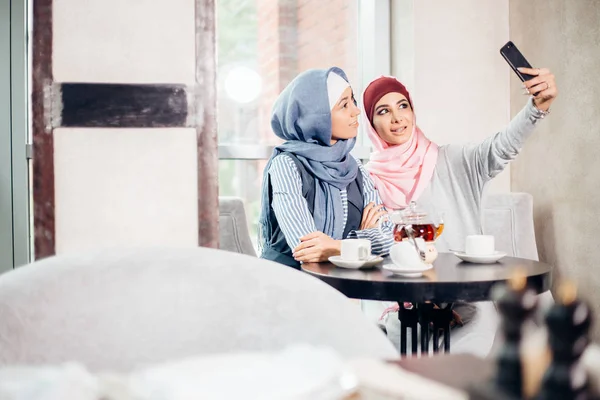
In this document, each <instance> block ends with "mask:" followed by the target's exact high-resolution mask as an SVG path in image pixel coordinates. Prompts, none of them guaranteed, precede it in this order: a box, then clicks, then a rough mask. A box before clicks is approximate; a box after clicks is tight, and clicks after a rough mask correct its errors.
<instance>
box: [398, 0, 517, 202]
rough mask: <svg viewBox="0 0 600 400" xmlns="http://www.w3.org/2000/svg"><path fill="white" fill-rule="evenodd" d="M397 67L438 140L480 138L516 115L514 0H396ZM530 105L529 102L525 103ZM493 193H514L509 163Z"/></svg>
mask: <svg viewBox="0 0 600 400" xmlns="http://www.w3.org/2000/svg"><path fill="white" fill-rule="evenodd" d="M391 2H392V73H393V74H394V75H395V76H397V77H398V78H399V79H400V81H402V82H404V83H405V84H406V85H407V88H408V90H409V91H410V93H411V97H412V99H413V103H414V107H415V113H416V115H417V122H418V124H419V127H420V128H421V129H422V130H423V132H424V133H425V134H426V135H427V136H428V137H429V138H430V139H432V140H433V141H435V142H436V143H438V144H445V143H468V142H478V141H481V140H483V139H485V138H486V137H487V136H489V135H491V134H493V133H495V132H497V131H498V130H500V129H502V128H503V127H504V126H505V125H506V124H507V123H508V122H509V121H510V92H509V77H510V73H512V71H510V69H509V67H508V66H507V64H506V62H505V61H504V60H503V59H502V57H501V56H500V53H499V50H500V47H502V45H504V43H506V42H507V41H508V38H509V25H508V0H494V1H481V0H455V1H442V0H391ZM523 103H524V101H523ZM488 190H489V191H490V192H508V191H510V172H509V170H508V169H507V170H506V171H504V172H503V173H502V174H501V175H499V176H498V177H497V178H496V179H494V180H493V181H492V183H491V184H490V186H489V189H488Z"/></svg>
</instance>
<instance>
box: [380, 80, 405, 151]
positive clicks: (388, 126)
mask: <svg viewBox="0 0 600 400" xmlns="http://www.w3.org/2000/svg"><path fill="white" fill-rule="evenodd" d="M413 120H414V114H413V110H412V108H411V107H410V104H409V103H408V100H406V97H404V95H403V94H400V93H398V92H390V93H388V94H386V95H385V96H383V97H382V98H381V100H379V101H378V102H377V104H375V111H374V112H373V128H375V131H376V132H377V134H378V135H379V137H380V138H382V139H383V140H385V141H386V142H387V143H388V144H389V145H397V144H403V143H406V142H407V141H408V139H410V135H411V134H412V131H413Z"/></svg>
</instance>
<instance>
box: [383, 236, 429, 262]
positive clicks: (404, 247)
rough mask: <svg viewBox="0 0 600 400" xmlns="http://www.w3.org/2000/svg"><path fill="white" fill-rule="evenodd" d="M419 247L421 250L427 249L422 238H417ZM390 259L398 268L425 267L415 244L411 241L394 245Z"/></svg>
mask: <svg viewBox="0 0 600 400" xmlns="http://www.w3.org/2000/svg"><path fill="white" fill-rule="evenodd" d="M415 241H416V242H417V246H419V248H421V249H424V248H425V241H424V240H423V239H422V238H416V239H415ZM390 258H391V259H392V261H393V262H394V264H396V265H397V266H398V267H404V268H420V267H423V260H422V259H421V256H419V253H417V249H415V245H414V243H412V241H409V240H404V241H402V242H398V243H394V244H393V245H392V247H391V248H390Z"/></svg>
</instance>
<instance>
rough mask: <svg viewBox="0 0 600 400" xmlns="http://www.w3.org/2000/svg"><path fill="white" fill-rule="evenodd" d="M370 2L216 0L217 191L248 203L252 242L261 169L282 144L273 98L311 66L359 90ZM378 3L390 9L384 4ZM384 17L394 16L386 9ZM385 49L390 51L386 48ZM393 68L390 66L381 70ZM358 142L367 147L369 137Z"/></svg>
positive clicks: (363, 152)
mask: <svg viewBox="0 0 600 400" xmlns="http://www.w3.org/2000/svg"><path fill="white" fill-rule="evenodd" d="M363 3H364V6H363ZM370 3H374V2H373V1H372V0H365V1H359V0H356V1H351V0H350V1H349V0H332V1H329V2H323V1H320V0H294V1H291V0H217V2H216V6H217V54H218V58H217V59H218V65H217V103H218V135H219V158H220V164H219V189H220V195H221V196H237V197H241V198H243V199H244V200H245V205H246V213H247V216H248V225H249V227H250V236H251V238H252V240H253V241H254V242H255V243H256V239H257V236H258V232H257V223H258V216H259V210H260V194H261V184H262V174H263V169H264V166H265V163H266V159H268V158H269V156H270V154H271V152H272V147H273V146H274V145H277V144H278V143H279V140H278V138H277V137H276V136H275V135H274V134H273V133H272V131H271V128H270V117H271V107H272V105H273V102H274V101H275V99H276V98H277V96H278V95H279V93H280V92H281V90H283V88H284V87H285V86H286V85H287V84H288V83H289V82H290V81H291V80H292V79H293V78H294V77H295V76H296V75H297V74H298V73H300V72H302V71H304V70H306V69H309V68H328V67H330V66H338V67H340V68H342V69H343V70H344V71H345V72H346V73H347V75H348V78H349V79H350V82H351V83H352V84H353V87H354V89H355V91H356V92H358V93H359V92H360V90H361V88H362V81H363V76H362V74H363V69H364V64H362V63H361V62H360V60H359V58H360V54H361V51H360V50H361V46H364V45H365V44H364V43H365V41H364V39H361V41H360V42H359V40H358V38H359V34H358V32H359V29H358V28H359V22H360V25H361V26H363V27H364V28H365V29H367V27H365V26H364V22H365V18H364V16H366V17H367V20H369V21H371V24H372V28H374V26H375V19H374V18H375V16H376V13H375V12H374V11H373V10H375V9H376V8H378V7H377V6H373V5H371V4H370ZM381 3H385V4H387V6H388V7H389V4H388V2H387V1H383V0H381ZM365 7H367V8H368V9H365ZM379 8H380V7H379ZM361 13H364V16H361V15H360V14H361ZM359 16H361V18H359ZM384 20H389V13H388V14H387V15H385V17H384ZM380 25H381V24H380ZM384 25H385V24H384ZM371 30H373V31H374V30H375V29H371ZM387 35H388V37H387V38H386V42H387V43H389V33H388V34H387ZM386 46H387V45H386ZM381 51H382V52H383V53H389V46H388V47H385V46H384V47H383V48H382V49H381ZM388 70H389V65H387V66H385V67H384V69H383V70H382V72H380V73H388V72H387V71H388ZM358 93H357V94H358ZM358 143H359V144H361V145H362V144H363V143H364V139H360V138H359V141H358ZM355 150H356V151H355V154H358V155H359V157H362V158H364V156H365V155H368V148H366V149H365V148H364V146H357V148H356V149H355Z"/></svg>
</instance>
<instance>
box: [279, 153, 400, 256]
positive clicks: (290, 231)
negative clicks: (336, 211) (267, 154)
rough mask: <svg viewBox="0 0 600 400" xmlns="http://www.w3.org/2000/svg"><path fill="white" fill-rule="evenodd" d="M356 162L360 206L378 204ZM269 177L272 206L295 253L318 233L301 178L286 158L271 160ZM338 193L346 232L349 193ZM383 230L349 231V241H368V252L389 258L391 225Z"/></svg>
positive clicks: (373, 190)
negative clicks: (304, 239)
mask: <svg viewBox="0 0 600 400" xmlns="http://www.w3.org/2000/svg"><path fill="white" fill-rule="evenodd" d="M356 162H357V163H358V167H359V170H360V173H361V174H362V176H363V198H364V204H363V205H364V206H366V205H367V204H369V203H371V202H373V203H375V204H381V198H380V197H379V193H378V192H377V190H376V189H375V186H374V185H373V181H372V180H371V178H370V177H369V173H368V172H367V170H366V169H365V168H364V167H363V165H362V164H361V162H360V161H358V160H356ZM269 175H270V176H271V186H272V188H273V200H272V203H271V206H272V207H273V211H274V212H275V216H276V217H277V222H278V223H279V227H280V228H281V231H282V232H283V235H284V236H285V240H286V242H287V244H288V246H290V249H292V250H294V249H295V248H296V247H297V246H298V245H299V244H300V238H301V237H303V236H305V235H308V234H309V233H312V232H315V231H317V228H316V226H315V221H314V219H313V216H312V214H311V213H310V211H309V209H308V204H307V203H306V199H305V198H304V197H303V196H302V178H301V177H300V173H299V172H298V167H296V164H295V163H294V161H293V160H292V159H291V158H290V157H288V156H286V155H285V154H282V155H279V156H277V157H275V158H274V159H273V161H272V162H271V166H270V168H269ZM340 193H341V197H342V207H343V210H344V228H345V227H346V222H347V220H348V193H347V191H346V189H343V190H341V191H340ZM382 230H383V233H384V234H383V235H382V234H381V232H380V231H379V229H378V228H371V229H364V230H358V231H350V233H349V235H348V238H358V239H369V240H370V241H371V252H372V253H373V254H378V255H385V254H388V252H389V249H390V246H391V245H392V244H393V243H394V237H393V234H392V231H393V224H392V223H390V222H384V223H383V224H382Z"/></svg>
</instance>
